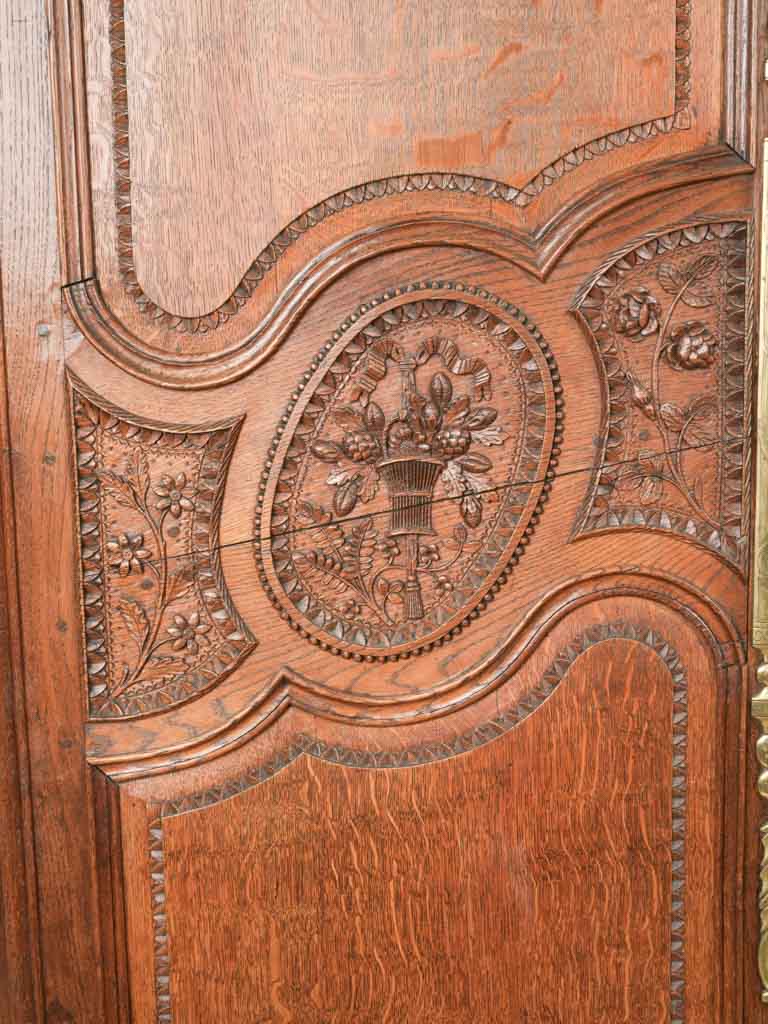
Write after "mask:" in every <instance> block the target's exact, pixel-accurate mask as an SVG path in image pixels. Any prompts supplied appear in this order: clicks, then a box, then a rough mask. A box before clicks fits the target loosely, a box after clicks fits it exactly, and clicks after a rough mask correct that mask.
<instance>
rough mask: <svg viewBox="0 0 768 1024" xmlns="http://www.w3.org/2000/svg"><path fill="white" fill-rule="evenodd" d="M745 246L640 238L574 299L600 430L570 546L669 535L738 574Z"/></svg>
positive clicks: (731, 230) (727, 239)
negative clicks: (586, 538) (592, 367)
mask: <svg viewBox="0 0 768 1024" xmlns="http://www.w3.org/2000/svg"><path fill="white" fill-rule="evenodd" d="M747 239H748V227H747V225H746V224H744V223H713V224H696V225H692V226H688V227H684V228H682V229H680V230H677V231H671V232H668V233H667V234H664V235H660V236H658V237H653V238H647V239H645V240H644V241H643V242H642V243H641V244H639V245H638V244H635V245H634V246H633V247H632V248H629V249H627V250H625V251H623V252H620V253H618V254H617V255H615V256H614V257H612V259H611V261H610V262H609V263H608V264H606V265H605V266H604V267H603V268H602V269H601V270H600V272H599V273H598V275H597V276H596V277H594V278H593V279H592V280H591V281H590V282H589V283H588V284H587V286H586V287H585V288H584V289H583V290H582V291H581V292H580V293H579V295H578V296H577V298H576V301H575V303H574V307H573V308H574V309H575V310H576V312H577V313H578V315H579V316H580V318H581V319H582V320H583V322H584V323H585V325H586V326H587V328H588V330H589V332H590V334H591V337H592V340H593V342H594V346H595V350H596V353H597V357H598V361H599V365H600V368H601V371H602V375H603V382H604V389H605V401H606V419H605V422H604V428H603V432H602V437H601V444H600V464H599V469H598V471H597V472H596V473H595V475H594V476H593V479H592V484H591V487H590V490H589V493H588V495H587V498H586V501H585V503H584V506H583V508H582V510H581V512H580V515H579V518H578V520H577V522H576V525H575V530H574V535H575V536H579V535H583V534H587V533H594V532H595V531H601V530H607V529H617V528H629V529H638V528H646V529H653V530H662V531H671V532H673V533H677V534H680V535H681V536H683V537H685V538H687V539H689V540H691V541H694V542H696V543H698V544H701V545H704V546H705V547H707V548H709V549H710V550H711V551H714V552H716V553H717V554H718V555H720V556H721V557H723V558H724V559H726V560H727V561H728V562H729V563H731V564H733V565H734V566H736V567H737V568H738V569H739V570H740V571H741V572H743V571H744V569H745V564H746V557H747V537H748V528H747V515H748V502H747V501H746V500H745V496H744V495H745V486H746V481H745V471H744V467H745V461H746V455H745V453H746V451H747V447H746V443H747V442H746V439H747V436H748V429H747V426H746V423H747V417H748V414H749V402H748V397H747V391H746V386H745V381H747V380H749V361H750V356H749V349H750V345H751V337H750V330H751V327H750V325H749V323H748V322H747V320H748V310H747V294H746V281H747V276H748V268H747V260H748V254H747Z"/></svg>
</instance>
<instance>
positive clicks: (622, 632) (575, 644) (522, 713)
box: [148, 621, 688, 1024]
mask: <svg viewBox="0 0 768 1024" xmlns="http://www.w3.org/2000/svg"><path fill="white" fill-rule="evenodd" d="M612 640H629V641H634V642H636V643H640V644H643V645H644V646H645V647H647V648H648V649H649V650H651V651H653V652H655V653H656V654H657V655H658V657H659V658H661V660H662V661H663V663H664V665H665V666H666V668H667V670H668V672H669V674H670V676H671V680H672V777H671V787H672V835H671V856H672V875H671V887H672V890H671V897H670V927H671V937H670V963H669V993H670V1020H671V1024H685V977H686V975H685V969H686V962H685V886H686V831H687V816H688V807H687V790H688V760H687V748H688V679H687V675H686V672H685V668H684V666H683V664H682V662H681V660H680V657H679V655H678V654H677V651H676V650H675V649H674V647H673V646H672V645H671V644H670V643H668V642H667V641H666V640H665V638H664V637H663V636H661V634H660V633H658V631H656V630H653V629H650V628H648V627H645V626H642V625H636V624H633V623H629V622H623V621H619V622H613V623H609V624H605V625H600V626H594V627H591V628H589V629H587V630H585V631H584V632H583V633H581V634H580V635H579V636H578V637H577V638H576V639H575V640H573V641H572V642H571V643H569V644H567V645H566V646H565V647H564V648H563V649H562V650H561V651H560V653H559V654H558V655H557V657H556V658H555V659H554V660H553V662H552V663H551V665H550V666H549V668H548V669H547V670H546V671H545V672H544V674H543V675H542V677H541V679H540V680H539V681H538V683H536V684H535V685H534V686H532V687H531V688H530V689H529V690H528V691H527V692H526V693H525V694H524V695H523V696H522V697H520V698H519V699H518V700H517V701H516V702H515V703H514V704H513V705H512V706H510V707H509V708H507V709H506V710H503V711H500V712H499V714H498V715H496V716H495V717H494V718H493V719H491V720H490V721H489V722H488V723H486V724H484V725H481V726H478V727H476V728H475V729H473V730H471V731H470V732H468V733H465V734H463V735H459V736H457V737H456V738H455V739H454V740H451V741H444V742H433V743H430V744H426V745H421V746H415V747H412V748H406V749H404V750H402V751H398V752H381V751H369V750H355V749H349V748H346V747H344V746H342V745H340V744H336V743H334V744H333V745H332V746H331V745H329V744H327V743H324V742H322V741H320V740H317V739H313V738H312V737H311V736H308V735H306V734H299V735H297V736H296V738H295V740H294V741H293V743H291V744H290V746H289V747H288V748H287V749H285V750H283V751H281V752H280V753H278V754H277V755H276V756H275V757H274V758H273V759H272V760H271V761H269V762H267V763H265V764H261V765H259V766H256V767H254V768H252V769H250V770H249V771H248V772H246V773H245V774H242V775H239V776H237V777H236V778H234V779H232V780H231V781H229V782H224V783H222V784H221V785H218V786H215V787H212V788H209V789H205V790H201V791H200V792H198V793H193V794H191V795H188V796H185V797H181V798H179V799H176V800H166V801H164V802H162V803H161V804H158V805H155V806H154V808H153V813H152V818H151V821H150V823H149V832H148V855H149V870H150V906H151V911H152V923H153V938H154V979H155V997H156V1015H155V1021H156V1024H173V1002H172V949H171V942H170V937H169V934H168V919H167V909H166V882H165V862H164V850H163V841H164V836H163V822H164V820H165V819H166V818H171V817H175V816H177V815H180V814H186V813H189V812H192V811H199V810H202V809H204V808H206V807H210V806H212V805H214V804H218V803H220V802H221V801H223V800H229V799H231V798H232V797H236V796H238V795H240V794H241V793H244V792H246V791H247V790H249V789H251V788H253V787H254V786H258V785H260V784H261V783H263V782H267V781H268V780H269V779H271V778H273V777H274V776H275V775H277V773H278V772H280V771H281V770H282V769H283V768H286V767H287V766H288V765H290V764H291V763H292V762H293V761H295V760H296V759H297V758H299V757H300V756H301V755H302V754H306V755H308V756H310V757H314V758H317V759H318V760H322V761H327V762H330V763H332V764H339V765H344V766H347V767H352V768H366V769H380V768H384V769H391V768H408V767H416V766H419V765H424V764H430V763H432V762H435V761H442V760H445V759H447V758H450V757H455V756H457V755H459V754H465V753H469V752H470V751H472V750H476V749H477V748H478V747H482V746H484V745H485V744H486V743H490V742H491V741H493V740H495V739H498V738H499V737H500V736H503V735H504V734H505V733H507V732H509V731H510V730H511V729H515V728H517V727H518V726H519V725H521V724H522V723H523V722H524V721H525V720H526V719H527V718H528V717H529V716H530V715H532V714H533V713H534V712H535V711H536V710H537V709H538V708H539V707H541V705H542V704H543V703H544V702H545V701H546V700H547V699H548V698H549V697H550V696H551V695H552V694H553V693H554V692H555V690H556V689H557V688H558V687H559V685H560V684H561V683H562V682H563V680H564V679H565V677H566V675H567V673H568V671H569V669H570V668H571V666H572V665H573V664H574V663H575V662H576V660H577V659H578V658H579V657H580V655H582V654H583V653H584V652H585V651H587V650H589V649H590V648H592V647H594V646H595V645H596V644H600V643H604V642H606V641H612Z"/></svg>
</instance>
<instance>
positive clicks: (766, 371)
mask: <svg viewBox="0 0 768 1024" xmlns="http://www.w3.org/2000/svg"><path fill="white" fill-rule="evenodd" d="M767 305H768V139H765V140H764V141H763V208H762V231H761V239H760V328H759V337H758V381H757V425H756V433H757V456H756V465H755V487H756V494H755V534H754V537H755V540H754V551H753V556H752V557H753V603H752V643H753V645H754V646H755V647H756V648H757V650H758V651H759V653H760V658H761V662H762V664H760V666H759V667H758V669H757V682H758V686H759V689H758V692H757V693H756V694H755V695H754V697H753V698H752V715H753V716H754V718H756V719H757V721H758V722H759V723H760V729H761V735H760V738H759V739H758V741H757V759H758V762H759V764H760V776H759V778H758V783H757V787H758V792H759V793H760V795H761V796H762V797H763V798H764V799H766V800H768V309H767V308H766V306H767ZM760 838H761V841H762V845H763V857H762V863H761V866H760V897H759V901H760V903H759V906H760V945H759V948H758V968H759V970H760V978H761V981H762V986H763V991H762V1001H763V1002H764V1003H768V820H766V821H764V822H763V824H762V825H761V827H760Z"/></svg>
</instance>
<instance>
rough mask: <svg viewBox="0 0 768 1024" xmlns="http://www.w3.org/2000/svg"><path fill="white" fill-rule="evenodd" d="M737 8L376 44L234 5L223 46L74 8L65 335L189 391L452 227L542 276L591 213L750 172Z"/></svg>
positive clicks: (249, 359)
mask: <svg viewBox="0 0 768 1024" xmlns="http://www.w3.org/2000/svg"><path fill="white" fill-rule="evenodd" d="M743 6H744V5H743V2H742V0H695V2H694V0H654V2H653V3H651V4H645V5H643V7H642V10H630V9H629V8H626V7H625V6H624V7H623V6H622V5H620V4H619V3H618V2H615V0H611V2H610V3H600V4H599V5H589V6H588V10H587V11H586V12H585V11H582V10H581V9H580V8H578V9H576V8H573V6H572V5H571V4H568V3H562V2H552V3H547V4H544V5H542V4H536V5H534V6H531V5H529V4H518V5H513V7H512V8H511V9H509V8H504V10H503V11H502V12H499V9H498V8H497V7H494V6H493V5H486V6H482V5H481V7H480V8H479V9H477V8H476V7H475V8H473V9H472V12H471V15H468V14H464V13H462V9H461V7H458V8H457V7H456V5H453V6H447V7H445V8H443V7H440V6H439V5H438V7H437V8H436V7H435V6H434V5H432V6H431V7H429V8H426V7H423V5H419V4H406V5H394V4H393V5H389V6H387V7H386V8H385V9H384V10H383V11H381V10H379V9H377V15H376V29H375V30H374V29H373V28H372V22H371V21H370V18H371V17H372V15H369V14H367V13H366V12H365V11H361V12H356V13H355V14H354V17H351V18H350V17H349V16H348V12H347V11H346V9H344V10H343V11H342V9H341V7H337V6H334V5H331V6H328V5H325V6H324V8H323V11H322V12H319V10H317V9H316V8H315V7H309V8H308V9H307V10H306V11H304V12H303V13H302V15H301V16H300V15H299V14H298V13H297V11H298V9H295V8H291V9H290V10H289V9H286V10H283V9H282V8H281V9H280V12H279V13H276V14H274V16H271V15H270V14H269V13H268V12H267V13H265V12H264V11H262V10H261V8H260V9H259V12H258V14H257V13H256V12H255V10H254V9H253V8H252V5H250V4H246V3H245V2H244V0H228V3H227V4H226V5H225V7H224V9H223V10H222V11H217V15H216V19H215V25H214V23H213V22H212V21H211V15H210V14H209V12H208V9H207V7H205V5H196V6H195V5H193V7H192V8H190V7H189V5H183V11H182V7H181V5H176V4H170V5H165V6H164V7H163V9H162V13H161V14H160V13H158V14H157V15H150V14H148V13H147V12H146V11H145V9H144V8H141V7H139V6H138V5H136V6H134V5H132V4H130V3H128V4H126V2H125V0H88V2H87V3H85V4H84V8H83V30H84V37H85V42H86V45H85V52H84V54H83V53H81V51H80V50H79V48H78V46H77V45H76V40H77V31H78V27H77V26H76V25H75V27H74V28H73V29H72V31H73V33H74V34H73V36H72V39H73V42H72V43H71V52H70V53H67V52H66V47H65V39H66V34H65V33H63V32H62V33H61V36H62V37H64V38H62V39H60V45H61V46H62V47H64V50H63V51H62V52H60V53H59V64H58V68H59V73H60V76H61V77H62V78H63V79H65V80H67V81H68V80H69V78H68V76H70V75H71V76H72V79H71V80H72V85H73V87H74V89H75V102H74V103H73V106H72V110H71V117H72V122H70V121H67V120H64V119H62V121H61V140H60V141H61V142H62V144H68V143H69V142H70V140H71V142H72V145H73V146H74V147H75V148H76V149H77V151H78V153H79V157H78V161H77V167H78V168H79V170H78V174H77V175H76V180H75V181H72V182H71V181H69V180H68V179H67V180H64V181H63V196H64V199H65V203H66V208H67V213H68V221H69V222H70V224H69V226H68V234H67V243H68V250H69V249H71V250H72V251H73V255H72V262H73V265H75V264H76V265H77V266H78V267H79V272H78V273H77V274H73V275H72V281H73V288H72V291H71V293H68V299H69V301H70V302H71V304H72V308H73V311H74V312H75V316H76V317H77V319H78V321H79V322H80V323H81V325H82V326H83V329H84V330H85V331H86V333H88V334H90V335H91V336H92V337H93V339H94V341H95V342H96V343H97V344H98V345H99V347H100V348H101V349H102V350H103V351H105V352H106V353H107V354H109V356H110V358H114V359H116V360H117V361H119V362H120V363H121V364H122V365H124V366H126V368H128V369H130V371H131V372H132V373H135V374H137V375H139V376H145V377H146V378H147V379H149V380H153V381H157V382H161V383H165V384H168V385H171V386H183V385H184V384H194V385H196V386H201V385H204V384H206V383H214V382H216V381H220V380H223V379H233V378H234V377H236V376H237V375H238V374H240V373H242V372H244V371H245V369H246V367H248V366H252V365H254V364H255V363H256V362H257V361H258V360H259V359H260V358H261V355H262V353H263V352H264V350H265V349H266V348H269V347H270V346H271V344H272V343H273V339H274V337H275V335H282V334H283V331H284V327H285V325H286V323H287V321H291V320H293V318H294V317H295V315H296V310H297V303H301V304H303V303H304V302H305V301H306V298H307V296H308V293H309V291H310V290H311V289H312V288H313V287H314V284H313V283H312V284H311V283H310V281H311V279H316V278H317V275H318V274H322V275H327V274H328V273H334V274H335V273H338V272H339V269H340V265H341V262H346V261H348V260H349V261H355V260H356V259H360V258H365V255H364V253H363V250H366V251H369V250H370V249H371V247H372V248H373V249H374V250H375V251H381V250H382V248H385V247H391V246H393V245H397V246H400V245H402V244H420V243H421V241H422V239H423V238H424V237H427V236H428V235H429V234H430V232H431V233H432V236H433V237H439V236H442V235H444V234H445V224H446V223H450V229H449V230H450V234H452V235H455V234H457V233H459V234H461V235H462V237H471V238H472V239H473V241H475V240H478V241H479V240H480V239H482V238H483V236H485V237H484V242H483V244H484V245H486V246H492V247H494V248H495V249H503V250H504V251H505V252H507V253H509V255H510V257H511V258H512V259H514V260H515V261H516V262H519V263H520V264H521V265H524V266H527V267H528V268H529V269H531V270H532V271H533V272H534V273H536V274H539V275H542V274H544V273H546V271H547V269H548V268H549V267H550V266H551V265H552V263H553V262H555V261H556V259H557V258H558V257H559V256H560V255H561V254H562V252H563V250H564V248H565V247H566V246H567V244H568V242H569V241H571V240H572V239H573V238H574V237H575V236H576V235H577V234H578V233H579V231H580V230H583V227H584V225H585V223H588V222H589V221H591V220H592V219H594V218H595V217H596V216H598V214H599V211H600V209H601V208H611V207H613V206H615V205H616V204H617V203H620V202H623V201H625V200H626V199H627V198H628V197H630V196H637V195H641V194H644V193H647V192H652V191H656V190H658V189H661V188H665V187H670V185H671V184H673V183H676V182H680V181H691V180H702V179H709V178H711V177H713V176H717V175H725V174H731V173H743V172H745V171H748V170H749V165H748V164H747V163H746V162H745V161H744V159H743V158H742V157H743V154H744V153H745V152H746V148H747V145H748V139H747V132H746V129H745V128H744V115H745V108H744V105H743V104H741V103H738V104H737V103H734V100H733V96H734V91H735V88H736V85H735V83H736V82H737V81H739V80H740V79H739V76H743V73H744V66H743V54H740V55H738V56H737V55H736V54H735V53H734V52H733V48H732V47H730V46H729V45H727V40H726V39H725V37H724V36H723V34H722V33H723V32H724V29H725V26H726V25H729V26H730V25H732V24H733V23H734V22H738V24H739V26H741V25H742V24H743V23H745V17H746V15H745V12H744V10H743ZM320 26H322V30H320ZM697 26H699V27H698V28H697ZM628 39H631V41H632V45H631V46H627V45H626V40H628ZM560 52H563V53H564V54H566V57H565V59H563V60H559V61H558V60H556V54H558V53H560ZM160 68H162V74H160V73H159V69H160ZM83 88H85V89H87V91H88V97H89V102H88V108H87V115H88V116H87V120H86V117H85V104H84V102H83V97H82V93H81V92H79V90H82V89H83ZM288 95H290V97H291V104H290V107H289V105H288V102H287V100H286V96H288ZM78 97H79V100H78ZM320 110H322V115H321V114H320V113H318V111H320ZM393 111H394V113H393ZM62 113H66V114H69V113H70V111H69V110H68V109H67V110H66V111H62ZM737 138H738V140H739V142H738V147H735V142H736V140H737ZM737 152H738V153H739V154H740V155H739V156H737V155H736V154H737ZM88 164H90V177H88V176H86V175H85V168H86V166H87V165H88ZM159 211H162V213H160V212H159ZM414 218H418V219H419V220H421V221H422V224H421V226H419V227H417V229H416V236H417V239H418V241H415V240H414V239H411V240H410V241H408V240H407V236H408V233H409V229H410V233H411V234H413V231H414V227H415V225H414V223H413V221H414ZM75 222H77V223H75ZM393 233H394V234H393ZM392 234H393V237H390V236H391V235H392ZM382 236H384V237H382ZM75 237H77V239H79V241H78V242H77V244H75ZM70 242H71V244H69V243H70ZM76 249H78V250H79V254H75V253H74V250H76ZM320 254H323V257H324V258H323V259H321V260H318V257H319V256H320ZM310 265H312V271H311V272H310V270H309V268H310ZM331 268H333V269H331Z"/></svg>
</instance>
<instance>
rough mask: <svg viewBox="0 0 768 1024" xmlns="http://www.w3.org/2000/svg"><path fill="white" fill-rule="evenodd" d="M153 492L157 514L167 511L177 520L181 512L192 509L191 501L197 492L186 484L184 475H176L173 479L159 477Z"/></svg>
mask: <svg viewBox="0 0 768 1024" xmlns="http://www.w3.org/2000/svg"><path fill="white" fill-rule="evenodd" d="M153 490H154V492H155V494H156V495H157V497H158V500H157V501H156V502H155V508H157V510H158V511H159V512H165V511H168V512H170V513H171V515H172V516H173V517H174V518H175V519H178V518H179V517H180V516H181V513H182V511H187V512H188V511H190V510H191V509H193V508H194V503H193V501H192V499H193V498H194V496H195V494H196V493H197V492H196V491H195V489H194V488H193V487H192V485H191V484H188V483H187V474H186V473H178V474H177V475H176V476H175V477H172V476H162V477H160V483H159V484H158V485H157V486H156V487H154V488H153Z"/></svg>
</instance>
